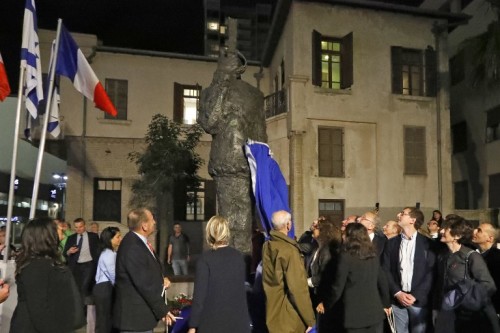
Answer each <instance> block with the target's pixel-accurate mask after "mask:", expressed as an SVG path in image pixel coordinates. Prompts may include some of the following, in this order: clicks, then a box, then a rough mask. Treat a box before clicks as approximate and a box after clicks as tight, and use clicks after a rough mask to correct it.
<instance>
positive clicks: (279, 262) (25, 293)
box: [0, 207, 500, 333]
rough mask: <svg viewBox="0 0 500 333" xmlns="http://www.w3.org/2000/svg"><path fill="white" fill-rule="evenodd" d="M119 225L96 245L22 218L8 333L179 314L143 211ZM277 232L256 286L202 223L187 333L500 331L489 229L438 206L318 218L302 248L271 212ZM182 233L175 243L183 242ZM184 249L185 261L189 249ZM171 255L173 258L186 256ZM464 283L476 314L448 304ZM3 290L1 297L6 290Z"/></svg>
mask: <svg viewBox="0 0 500 333" xmlns="http://www.w3.org/2000/svg"><path fill="white" fill-rule="evenodd" d="M127 223H128V227H129V229H130V232H128V233H127V234H126V235H125V236H124V237H123V238H122V235H121V233H120V230H119V229H118V228H116V227H108V228H105V229H104V230H103V231H102V232H101V234H100V238H99V236H98V235H97V233H94V232H92V231H87V228H86V223H85V221H84V220H83V219H76V220H75V221H74V233H73V232H72V231H71V228H70V227H69V225H68V223H67V222H64V221H54V220H52V219H49V218H37V219H34V220H31V221H29V222H28V223H27V225H26V226H25V228H24V230H23V232H22V236H21V248H20V250H19V252H18V253H17V255H16V272H15V277H16V284H17V292H18V302H17V307H16V309H15V311H14V314H13V318H12V321H11V332H14V333H17V332H23V333H25V332H27V333H29V332H58V333H59V332H60V333H66V332H73V331H74V330H75V329H77V328H79V327H81V326H83V325H85V324H86V317H85V310H86V308H87V306H88V305H89V304H95V311H96V323H95V332H98V333H101V332H106V333H109V332H141V333H152V332H153V329H154V328H155V327H156V326H157V324H158V322H159V321H160V320H163V321H164V322H165V323H166V324H167V325H171V324H173V323H174V322H175V321H176V319H183V318H176V317H174V315H172V313H170V311H169V310H170V309H169V306H168V304H166V303H167V302H166V299H165V295H166V292H165V290H166V288H168V287H169V286H170V281H169V280H168V278H166V277H164V275H163V272H164V270H163V267H162V263H161V261H160V259H159V258H158V256H157V254H156V252H155V250H154V249H153V247H152V245H151V244H150V243H149V241H148V237H149V236H150V235H151V234H152V233H153V232H155V226H156V221H155V220H154V217H153V215H152V213H151V211H149V210H147V209H134V210H132V211H130V212H129V214H128V216H127ZM272 226H273V230H271V231H270V232H269V234H268V238H267V240H265V241H264V242H263V245H262V242H260V241H259V242H255V244H258V245H257V246H259V249H257V250H258V251H253V253H254V254H256V253H257V254H258V255H259V256H261V257H262V262H261V264H260V265H258V266H256V267H255V268H256V270H257V275H256V277H255V279H254V280H253V279H252V281H251V282H252V283H253V284H254V285H253V287H252V288H250V287H249V285H248V282H247V283H245V281H248V276H247V273H248V269H247V263H246V262H245V258H244V255H243V254H242V253H240V252H239V251H238V250H236V249H234V248H232V247H231V246H229V244H230V239H231V234H230V229H229V222H228V221H227V220H226V219H225V218H224V217H221V216H214V217H212V218H211V219H210V220H209V221H208V223H207V226H206V230H205V236H206V242H207V244H208V247H209V249H208V250H207V251H205V252H204V253H203V254H202V255H201V256H200V258H199V259H198V260H197V262H196V276H195V283H194V294H193V304H192V308H191V312H190V315H189V318H186V319H187V325H186V328H185V329H186V332H189V333H211V332H218V333H247V332H248V333H250V332H252V333H266V332H269V333H282V332H293V333H295V332H297V333H302V332H305V333H307V332H311V331H313V330H315V331H316V332H318V333H329V332H333V333H338V332H349V333H351V332H352V333H362V332H366V333H369V332H373V333H383V332H391V329H394V330H395V331H396V332H398V333H404V332H409V333H427V332H436V333H448V332H450V333H451V332H458V333H461V332H477V333H483V332H484V333H487V332H488V333H489V332H492V333H500V325H499V316H498V314H499V313H500V293H497V286H498V284H499V283H500V250H499V249H498V248H497V237H498V232H497V229H496V228H495V226H493V225H492V224H490V223H480V224H479V225H476V226H474V225H473V224H472V222H470V221H467V220H466V219H464V218H462V217H460V216H458V215H454V214H450V215H447V216H446V217H445V218H443V216H442V214H441V212H439V211H437V210H436V211H434V212H433V216H432V218H431V219H430V220H428V222H427V223H425V219H424V214H423V213H422V211H421V210H420V209H418V208H415V207H405V208H404V209H403V210H402V211H401V212H399V213H398V214H397V220H391V221H387V222H386V223H385V224H384V225H383V227H382V223H381V221H380V217H379V216H378V214H377V212H376V211H369V212H365V213H364V214H362V215H359V216H357V215H351V216H348V217H346V218H345V219H344V220H343V221H342V222H341V223H335V222H333V221H330V220H328V218H325V217H320V218H318V219H317V220H315V221H313V223H312V225H311V228H310V230H308V231H306V232H305V233H304V234H303V235H302V236H301V237H300V238H299V239H298V240H295V239H293V238H290V237H288V232H289V230H290V229H291V228H292V216H291V215H290V213H288V212H286V211H277V212H275V213H274V214H273V215H272ZM175 229H176V228H174V231H175ZM95 231H98V230H95ZM177 231H178V232H177V233H174V237H177V238H174V239H172V240H171V241H170V242H169V244H175V243H176V242H177V245H172V246H178V245H179V244H180V245H182V246H185V244H186V243H187V244H188V243H189V241H188V240H186V239H183V238H179V237H181V235H182V233H181V232H180V231H181V229H180V228H179V227H177ZM259 238H260V237H259ZM183 251H184V252H183V254H182V256H180V257H181V258H186V256H188V255H189V252H188V251H189V248H188V247H184V250H183ZM168 252H169V251H167V255H168V256H169V257H168V259H170V260H169V261H170V262H172V261H173V260H182V259H175V258H179V257H175V256H173V253H174V251H170V253H168ZM253 261H255V260H253ZM183 266H184V264H183V263H180V264H179V265H178V266H177V267H178V271H179V272H180V273H184V272H183V269H184V268H183ZM463 279H469V280H473V281H475V283H476V285H477V286H478V287H477V288H479V289H480V290H481V291H482V295H483V297H484V299H483V300H482V303H481V304H482V305H481V307H480V308H478V309H474V310H471V309H469V308H466V307H464V306H460V305H458V306H456V307H454V308H450V307H449V306H445V299H446V298H447V297H448V294H449V292H450V290H453V289H454V288H456V286H457V284H459V283H460V282H461V281H462V280H463ZM0 285H1V288H0V302H1V301H3V300H5V299H6V298H7V297H8V296H9V286H8V284H6V283H3V281H0ZM259 297H261V299H259ZM256 308H261V309H262V311H259V309H256ZM60 309H64V313H65V315H64V316H61V315H60V313H61V312H60ZM176 332H180V331H179V330H177V331H176Z"/></svg>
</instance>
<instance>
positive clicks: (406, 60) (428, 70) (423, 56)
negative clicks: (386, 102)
mask: <svg viewBox="0 0 500 333" xmlns="http://www.w3.org/2000/svg"><path fill="white" fill-rule="evenodd" d="M391 61H392V92H393V93H394V94H402V95H411V96H436V77H437V67H436V66H437V63H436V52H435V51H434V50H433V49H432V48H431V47H428V48H427V49H426V50H416V49H405V48H402V47H397V46H393V47H392V48H391Z"/></svg>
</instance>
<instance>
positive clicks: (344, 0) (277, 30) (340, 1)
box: [261, 0, 471, 67]
mask: <svg viewBox="0 0 500 333" xmlns="http://www.w3.org/2000/svg"><path fill="white" fill-rule="evenodd" d="M293 1H297V2H304V3H324V4H330V5H332V6H334V5H340V6H348V7H358V8H366V9H373V10H382V11H386V12H393V13H401V14H408V15H417V16H422V17H429V18H436V19H445V20H447V21H448V22H450V23H452V25H461V24H465V23H467V22H468V20H469V19H470V18H471V16H470V15H466V14H462V13H459V14H454V13H447V12H443V11H437V10H432V9H425V8H420V7H411V6H405V5H396V4H391V3H384V2H378V1H368V0H279V1H278V4H277V6H276V9H275V11H274V15H273V20H272V23H271V29H270V33H269V35H268V38H267V40H266V44H265V47H264V51H263V52H262V57H261V59H262V60H261V63H262V65H263V66H264V67H267V66H269V64H270V62H271V59H272V56H273V54H274V51H275V49H276V45H277V43H278V40H279V38H280V36H281V34H282V32H283V27H284V26H285V23H286V20H287V18H288V13H289V12H290V7H291V4H292V2H293Z"/></svg>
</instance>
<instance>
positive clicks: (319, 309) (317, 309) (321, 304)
mask: <svg viewBox="0 0 500 333" xmlns="http://www.w3.org/2000/svg"><path fill="white" fill-rule="evenodd" d="M316 311H318V313H321V314H323V313H325V307H324V305H323V302H321V303H319V304H318V306H317V307H316Z"/></svg>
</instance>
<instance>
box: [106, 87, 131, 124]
mask: <svg viewBox="0 0 500 333" xmlns="http://www.w3.org/2000/svg"><path fill="white" fill-rule="evenodd" d="M105 85H106V92H107V94H108V96H109V98H110V99H111V102H112V103H113V105H114V106H115V108H116V111H117V112H118V113H117V115H116V117H113V116H111V115H109V114H108V113H104V119H114V120H127V106H128V81H127V80H117V79H106V81H105Z"/></svg>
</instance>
